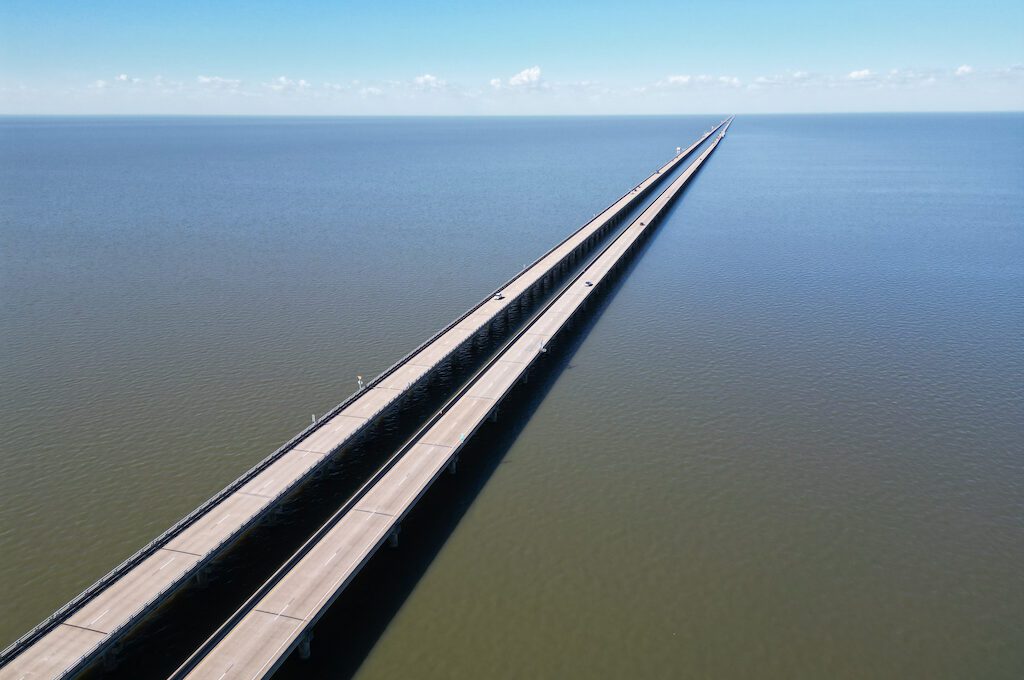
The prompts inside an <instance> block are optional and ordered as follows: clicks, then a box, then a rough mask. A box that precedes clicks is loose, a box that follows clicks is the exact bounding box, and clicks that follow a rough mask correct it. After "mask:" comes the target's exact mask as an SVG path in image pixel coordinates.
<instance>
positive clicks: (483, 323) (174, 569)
mask: <svg viewBox="0 0 1024 680" xmlns="http://www.w3.org/2000/svg"><path fill="white" fill-rule="evenodd" d="M723 125H726V121H723V122H722V123H719V124H717V125H715V126H714V127H713V128H712V129H711V130H709V131H708V132H706V133H705V134H704V135H702V136H701V137H700V138H699V139H698V140H697V141H696V142H694V143H693V144H692V145H691V146H690V147H688V148H687V149H686V150H684V151H682V152H681V153H679V154H678V155H677V156H676V157H674V158H672V159H671V160H670V161H669V162H668V163H666V164H665V165H664V166H662V167H661V168H659V169H658V170H657V171H655V172H654V173H652V174H651V175H650V176H649V177H647V178H646V179H644V180H643V181H642V182H641V183H640V184H638V185H637V186H636V187H634V188H632V189H631V190H630V191H628V192H627V193H626V194H624V195H623V196H621V197H620V198H619V199H618V200H616V201H615V202H614V203H612V204H611V205H610V206H609V207H608V208H606V209H605V210H604V211H602V212H601V213H600V214H598V215H597V216H595V217H594V219H592V220H590V221H589V222H587V223H586V224H584V225H583V226H582V227H580V228H579V229H578V230H576V231H575V232H573V233H572V234H571V235H570V236H568V237H567V238H566V239H565V240H563V241H562V242H560V243H559V244H557V245H556V246H555V247H553V248H552V249H551V250H549V251H547V252H546V253H544V254H543V255H541V256H540V257H539V258H537V260H535V261H534V262H533V263H532V264H531V265H529V266H528V267H526V268H524V269H523V270H522V271H521V272H519V273H518V274H516V275H515V276H513V277H512V278H511V279H510V280H509V281H507V282H506V283H505V284H503V285H502V286H501V287H500V288H498V289H497V290H495V291H494V292H493V293H492V294H490V295H488V296H487V298H485V299H484V300H482V301H481V302H479V303H478V304H476V305H474V306H473V307H472V308H470V309H469V310H467V311H466V312H465V313H464V314H463V315H462V316H460V317H459V318H457V319H456V320H455V321H453V322H452V323H451V324H449V325H448V326H446V327H445V328H443V329H442V330H440V331H438V332H437V333H436V334H434V335H433V336H432V337H431V338H430V339H428V340H427V341H426V342H424V343H423V344H422V345H420V346H419V347H417V348H416V349H415V350H413V351H412V352H410V353H409V354H408V355H406V356H405V357H403V358H402V359H401V360H399V361H398V362H396V363H395V364H393V365H392V366H391V367H390V368H388V369H387V370H385V371H384V372H383V373H381V374H380V375H379V376H377V377H376V378H375V379H374V380H372V381H371V382H370V383H369V384H368V385H367V386H366V388H365V389H363V390H360V391H359V392H357V393H355V394H353V395H352V396H350V397H349V398H348V399H346V400H345V401H344V402H342V403H341V404H339V405H338V406H336V407H335V408H334V409H332V410H331V411H330V412H328V413H327V414H326V415H324V416H323V417H322V418H321V419H319V420H318V421H317V422H315V423H313V424H312V425H310V426H309V427H307V428H306V429H304V430H303V431H302V432H300V433H298V434H297V435H296V436H295V437H293V438H292V439H291V440H289V441H288V442H287V443H285V444H284V445H283V446H282V447H280V448H279V449H278V450H276V451H275V452H274V453H272V454H271V455H270V456H268V457H267V458H265V459H264V460H263V461H261V462H260V463H258V464H257V465H255V466H254V467H252V468H251V469H250V470H248V471H247V472H246V473H244V474H243V475H242V476H240V477H239V478H238V479H236V480H235V481H234V482H232V483H231V484H229V485H228V486H227V487H225V488H224V489H223V490H222V491H220V492H219V493H217V494H216V495H215V496H213V497H212V498H210V499H209V500H208V501H206V502H205V503H203V504H202V505H201V506H200V507H198V508H197V509H196V510H194V511H193V512H191V513H189V515H187V516H186V517H184V518H183V519H181V520H180V521H179V522H177V523H176V524H175V525H174V526H172V527H171V528H170V529H168V530H167V531H165V532H164V533H163V534H161V535H160V536H158V537H157V538H156V539H154V540H153V541H152V542H150V543H149V544H148V545H146V546H145V547H143V548H142V549H141V550H139V551H138V552H137V553H135V554H134V555H132V556H131V557H129V558H128V559H127V560H125V561H124V562H123V563H121V564H120V565H118V566H117V567H116V568H114V569H113V570H112V571H111V572H110V573H108V574H107V575H106V576H104V577H103V578H101V579H100V580H99V581H97V582H96V583H95V584H93V585H92V586H90V587H89V588H88V589H86V590H85V591H83V592H82V593H81V594H80V595H78V596H77V597H76V598H74V599H73V600H72V601H71V602H69V603H68V604H66V605H65V606H63V607H61V608H60V609H59V610H58V611H56V612H55V613H54V614H53V615H51V616H50V617H49V618H47V619H46V620H45V621H43V622H42V623H41V624H39V625H38V626H36V627H35V628H34V629H32V630H31V631H29V632H28V633H27V634H26V635H25V636H23V637H22V638H20V639H19V640H17V641H15V642H14V643H13V644H12V645H11V646H9V647H8V648H7V649H5V650H4V651H3V652H2V653H0V680H7V679H8V678H63V677H70V676H73V675H75V674H77V673H79V672H80V671H82V670H84V669H86V668H88V667H90V666H91V665H93V664H94V663H96V662H97V661H98V660H101V659H102V658H103V656H104V655H105V654H116V652H117V645H118V644H119V642H120V641H121V640H122V639H123V638H124V637H125V636H126V635H127V634H129V633H130V632H131V631H132V630H134V629H135V628H136V627H137V626H138V625H139V624H140V623H141V622H142V621H144V620H145V619H146V618H147V617H148V616H149V615H150V614H152V612H153V611H154V610H156V609H157V608H158V607H159V606H160V605H161V604H163V603H164V602H165V601H166V600H167V599H168V598H169V597H170V596H172V595H173V594H175V593H176V592H178V591H179V590H181V589H182V588H183V587H184V586H185V585H187V584H188V583H189V582H190V581H191V580H192V579H194V578H195V577H196V576H197V575H198V574H199V573H200V572H201V570H202V569H204V568H205V567H207V565H209V563H210V562H211V561H212V560H214V559H215V558H217V557H219V556H220V555H222V554H224V553H225V552H227V551H228V550H230V549H231V548H232V546H234V545H235V544H236V543H237V541H238V539H239V538H240V537H241V536H242V535H244V534H245V533H246V532H247V531H248V530H250V529H251V528H252V527H254V526H256V525H257V524H258V523H260V522H261V521H263V520H264V519H265V518H266V517H267V516H268V514H269V513H270V512H271V511H273V510H274V509H275V508H277V507H279V506H280V505H281V504H282V503H283V502H284V501H285V500H286V499H288V498H290V497H291V496H292V495H293V493H294V492H295V491H296V490H297V489H298V488H299V487H301V486H302V485H303V484H304V483H305V482H307V481H308V480H309V479H310V478H311V477H312V475H313V474H314V473H316V472H317V471H318V470H319V469H321V468H322V467H323V466H324V465H325V464H326V463H327V462H328V461H329V460H330V459H331V458H332V457H333V456H334V455H336V454H337V453H338V452H339V451H340V450H342V449H344V448H346V447H347V446H348V445H350V444H351V443H352V442H354V441H355V440H357V439H358V438H359V437H361V436H363V435H365V433H366V432H367V431H369V430H370V429H371V428H372V427H373V426H374V425H376V424H377V423H379V422H380V420H381V419H382V418H383V416H384V415H386V414H387V413H389V412H391V411H392V410H393V409H395V408H398V407H399V405H400V404H401V403H402V400H403V398H404V397H405V396H406V395H408V394H409V393H410V392H411V391H412V390H415V389H416V388H417V387H418V386H420V385H422V384H424V383H425V382H426V381H428V380H429V379H430V378H431V377H432V376H433V375H434V374H435V373H436V372H437V371H439V370H442V369H443V368H444V367H445V366H446V365H447V363H448V362H449V361H450V360H451V358H452V357H453V355H454V354H455V353H456V352H458V351H459V350H460V349H462V348H464V347H466V346H468V345H470V344H471V343H473V342H475V341H477V340H479V338H480V337H481V336H483V335H486V334H488V333H489V332H491V331H492V330H493V329H495V327H496V323H498V322H499V321H500V320H501V319H502V318H505V319H507V318H508V314H509V313H510V311H512V310H513V309H514V308H515V309H519V310H520V311H521V310H523V309H524V308H526V307H527V304H528V301H531V300H533V299H534V298H535V297H536V296H537V294H538V291H540V290H543V289H544V288H545V287H547V286H550V285H552V284H553V283H555V282H557V281H558V280H559V278H560V277H564V276H565V275H566V274H567V272H568V271H569V270H570V267H571V266H572V265H574V264H576V263H577V262H578V261H579V259H580V258H582V257H585V256H586V255H587V253H589V252H590V251H591V250H592V249H593V248H594V247H595V246H596V245H597V244H598V243H599V242H600V241H601V240H602V238H603V237H604V236H605V235H606V234H607V233H608V232H609V231H610V230H611V229H612V228H613V227H614V226H616V225H617V224H618V223H619V222H620V221H621V220H622V218H623V217H624V216H625V215H626V214H628V212H629V211H630V210H631V209H632V208H633V207H634V206H636V205H637V204H638V203H639V202H640V201H641V200H643V198H644V197H645V196H646V195H647V194H648V193H649V192H650V191H652V190H653V189H654V188H656V187H657V186H658V185H659V184H661V183H662V182H663V181H664V179H665V178H666V177H668V176H669V175H671V173H672V171H674V170H675V169H676V168H677V167H678V166H679V165H680V164H681V163H682V162H683V161H684V160H685V159H686V158H688V157H690V156H691V155H692V154H693V153H694V152H695V151H696V150H697V149H698V148H699V147H700V146H701V145H702V144H703V143H704V142H705V141H706V140H707V139H708V138H709V137H710V136H711V135H712V134H714V133H715V132H716V131H718V130H719V129H720V128H722V126H723ZM719 139H720V137H719ZM715 144H717V140H716V141H715ZM702 158H703V156H702Z"/></svg>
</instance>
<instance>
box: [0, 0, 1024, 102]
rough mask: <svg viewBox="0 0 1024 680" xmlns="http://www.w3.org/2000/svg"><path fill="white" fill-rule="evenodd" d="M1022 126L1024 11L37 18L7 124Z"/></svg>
mask: <svg viewBox="0 0 1024 680" xmlns="http://www.w3.org/2000/svg"><path fill="white" fill-rule="evenodd" d="M1007 109H1013V110H1020V109H1024V2H1020V1H1019V0H1017V1H1015V2H1009V1H1001V0H1000V1H992V2H985V1H983V0H981V1H975V2H970V3H967V2H943V1H942V0H931V1H930V2H920V1H917V0H904V1H902V2H901V1H899V0H894V1H893V2H876V1H871V2H847V3H831V2H821V1H819V2H805V1H803V0H790V1H788V2H767V1H766V2H710V1H706V2H700V3H691V2H679V1H677V2H659V1H649V0H637V1H635V2H627V1H625V0H620V1H618V2H604V1H601V0H592V1H590V2H579V3H576V2H562V3H556V2H552V1H551V0H548V1H547V2H532V1H527V2H519V3H507V4H501V5H495V6H489V5H488V4H486V3H478V2H433V3H428V2H416V3H414V2H403V1H401V0H392V1H391V2H365V1H363V2H358V3H357V2H305V3H302V2H295V3H282V2H261V1H258V0H255V1H254V0H250V1H249V2H212V1H209V2H192V1H190V0H185V1H179V2H163V3H153V2H145V1H143V0H137V1H135V2H102V1H99V2H80V1H79V2H63V1H60V0H55V1H53V2H39V1H38V0H36V1H35V2H23V1H22V0H4V2H3V3H2V5H0V112H2V113H195V114H204V113H211V114H216V113H241V114H264V113H266V114H410V115H416V114H566V113H580V114H587V113H594V114H609V113H719V112H738V113H752V112H786V111H812V112H813V111H906V110H910V111H917V110H925V111H927V110H1007Z"/></svg>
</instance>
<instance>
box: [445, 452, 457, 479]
mask: <svg viewBox="0 0 1024 680" xmlns="http://www.w3.org/2000/svg"><path fill="white" fill-rule="evenodd" d="M458 468H459V454H457V453H456V454H455V455H454V456H452V459H451V460H450V461H448V474H450V475H454V474H455V473H456V472H457V471H458Z"/></svg>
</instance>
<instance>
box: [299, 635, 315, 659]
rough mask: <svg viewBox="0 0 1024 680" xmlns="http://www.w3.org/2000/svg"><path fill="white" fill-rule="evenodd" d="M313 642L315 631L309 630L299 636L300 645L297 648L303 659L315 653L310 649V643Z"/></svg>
mask: <svg viewBox="0 0 1024 680" xmlns="http://www.w3.org/2000/svg"><path fill="white" fill-rule="evenodd" d="M312 642H313V631H308V632H306V633H304V634H303V635H302V637H300V638H299V645H298V647H296V648H295V651H297V652H298V654H299V658H300V659H302V660H303V661H307V660H309V657H310V656H312V655H313V650H312V649H310V643H312Z"/></svg>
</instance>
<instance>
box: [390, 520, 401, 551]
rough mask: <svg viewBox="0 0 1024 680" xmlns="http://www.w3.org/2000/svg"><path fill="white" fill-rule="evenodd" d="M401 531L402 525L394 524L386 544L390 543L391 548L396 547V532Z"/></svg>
mask: <svg viewBox="0 0 1024 680" xmlns="http://www.w3.org/2000/svg"><path fill="white" fill-rule="evenodd" d="M401 531H402V525H401V524H396V525H395V528H394V529H392V530H391V533H390V534H388V545H390V546H391V547H392V548H397V547H398V534H399V532H401Z"/></svg>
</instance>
